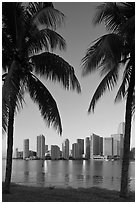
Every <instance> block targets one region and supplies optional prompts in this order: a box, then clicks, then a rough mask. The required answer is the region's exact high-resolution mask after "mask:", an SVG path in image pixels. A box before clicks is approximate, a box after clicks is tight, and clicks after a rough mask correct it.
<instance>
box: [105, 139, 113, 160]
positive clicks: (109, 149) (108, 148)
mask: <svg viewBox="0 0 137 204" xmlns="http://www.w3.org/2000/svg"><path fill="white" fill-rule="evenodd" d="M103 150H104V156H113V138H112V137H105V138H104V147H103Z"/></svg>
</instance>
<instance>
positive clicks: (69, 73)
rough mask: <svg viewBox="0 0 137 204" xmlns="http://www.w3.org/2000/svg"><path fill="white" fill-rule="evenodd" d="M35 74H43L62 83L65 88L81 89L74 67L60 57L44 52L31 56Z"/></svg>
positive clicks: (78, 90)
mask: <svg viewBox="0 0 137 204" xmlns="http://www.w3.org/2000/svg"><path fill="white" fill-rule="evenodd" d="M31 60H32V63H33V64H34V71H35V72H36V74H40V75H41V76H42V75H44V76H46V77H47V78H48V79H50V80H53V81H59V82H61V83H62V85H63V86H64V88H65V89H72V90H74V89H76V91H77V92H78V93H79V92H80V91H81V89H80V84H79V82H78V80H77V78H76V76H75V73H74V69H73V67H72V66H70V65H69V64H68V63H67V62H66V61H65V60H64V59H62V58H61V57H59V56H57V55H55V54H52V53H49V52H45V53H42V54H39V55H35V56H33V57H31Z"/></svg>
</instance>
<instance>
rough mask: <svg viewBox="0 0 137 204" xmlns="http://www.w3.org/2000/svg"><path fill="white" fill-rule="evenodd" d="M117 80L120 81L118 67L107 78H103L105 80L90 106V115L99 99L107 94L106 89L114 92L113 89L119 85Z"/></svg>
mask: <svg viewBox="0 0 137 204" xmlns="http://www.w3.org/2000/svg"><path fill="white" fill-rule="evenodd" d="M117 80H118V66H117V67H115V66H114V67H113V69H112V70H110V71H109V73H108V74H106V76H105V77H104V78H103V80H102V81H101V83H100V84H99V86H98V87H97V89H96V91H95V93H94V95H93V97H92V100H91V102H90V105H89V109H88V112H89V113H90V112H91V109H92V111H93V112H94V108H95V105H96V103H97V101H98V100H99V98H100V97H101V96H102V95H103V94H104V93H105V91H106V89H108V90H112V89H113V87H114V86H115V85H116V84H117Z"/></svg>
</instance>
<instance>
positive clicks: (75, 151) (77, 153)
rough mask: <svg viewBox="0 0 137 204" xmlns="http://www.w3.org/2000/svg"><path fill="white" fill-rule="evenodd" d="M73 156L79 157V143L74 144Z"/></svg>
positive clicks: (74, 157)
mask: <svg viewBox="0 0 137 204" xmlns="http://www.w3.org/2000/svg"><path fill="white" fill-rule="evenodd" d="M72 158H73V159H79V145H78V143H74V144H72Z"/></svg>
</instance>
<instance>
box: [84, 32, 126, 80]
mask: <svg viewBox="0 0 137 204" xmlns="http://www.w3.org/2000/svg"><path fill="white" fill-rule="evenodd" d="M122 48H123V42H122V39H121V37H120V36H118V35H116V34H107V35H103V36H102V37H100V38H98V39H97V40H96V41H95V42H94V45H93V46H91V47H90V48H89V49H88V50H87V53H86V55H85V57H84V58H83V59H82V65H83V71H82V74H83V76H85V75H87V74H88V73H90V72H92V71H95V70H96V69H99V68H100V69H101V75H103V74H106V73H107V72H108V71H109V70H111V69H112V68H113V66H114V65H116V64H118V63H119V62H120V60H121V57H122V51H123V50H122Z"/></svg>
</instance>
